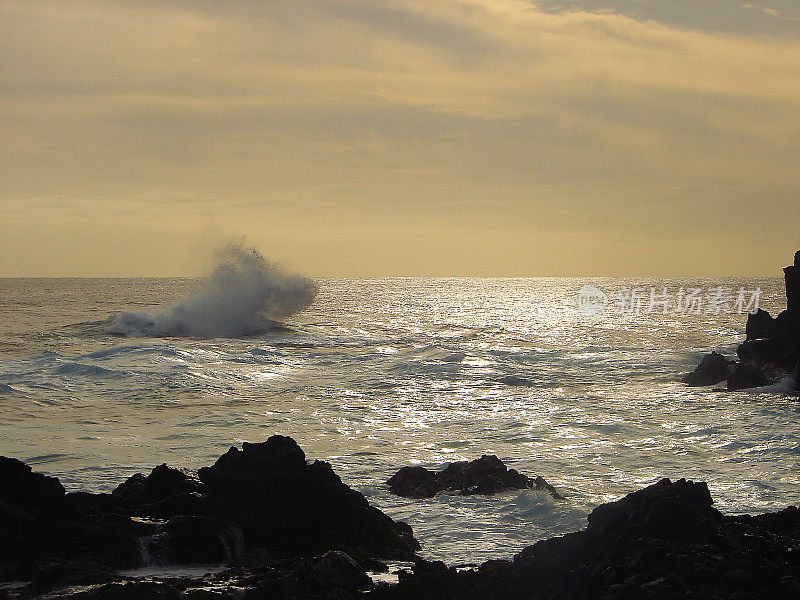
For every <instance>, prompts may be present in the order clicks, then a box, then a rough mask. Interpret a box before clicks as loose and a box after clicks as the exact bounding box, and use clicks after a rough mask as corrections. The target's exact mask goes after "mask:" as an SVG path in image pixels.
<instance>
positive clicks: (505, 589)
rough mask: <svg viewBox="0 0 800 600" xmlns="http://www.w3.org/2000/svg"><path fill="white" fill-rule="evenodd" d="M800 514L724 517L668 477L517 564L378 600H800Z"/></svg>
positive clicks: (430, 573) (428, 567) (425, 579)
mask: <svg viewBox="0 0 800 600" xmlns="http://www.w3.org/2000/svg"><path fill="white" fill-rule="evenodd" d="M798 519H799V516H798V511H797V510H796V509H794V508H790V509H787V510H786V511H781V513H772V514H768V515H761V516H757V517H749V516H737V517H730V516H725V515H723V514H722V513H720V512H719V511H717V510H716V509H715V508H714V507H713V506H712V499H711V495H710V494H709V491H708V488H707V487H706V485H705V484H704V483H695V482H692V481H686V480H684V479H681V480H678V481H674V482H673V481H670V480H669V479H664V480H662V481H659V482H658V483H656V484H653V485H651V486H649V487H647V488H645V489H643V490H639V491H637V492H634V493H632V494H629V495H628V496H625V497H624V498H622V499H621V500H619V501H617V502H612V503H609V504H603V505H601V506H598V507H597V508H596V509H595V510H594V511H593V512H592V513H591V514H590V515H589V525H588V527H587V528H586V529H585V530H583V531H579V532H576V533H571V534H568V535H565V536H561V537H557V538H553V539H549V540H544V541H541V542H537V543H536V544H534V545H532V546H529V547H528V548H525V549H524V550H523V551H522V552H520V553H519V554H517V555H516V556H514V558H513V560H510V561H505V560H492V561H488V562H486V563H484V564H482V565H481V566H480V567H478V568H477V569H471V570H467V571H464V570H456V569H454V568H447V567H446V566H445V565H444V564H443V563H428V562H419V563H417V564H416V565H415V567H414V569H413V571H412V572H410V573H406V574H404V575H403V576H401V577H400V582H399V584H398V585H397V586H396V587H388V586H384V587H380V588H379V589H377V590H375V591H374V592H372V594H371V595H372V596H373V597H374V598H378V599H394V600H399V599H409V600H410V599H412V598H413V599H415V600H425V599H431V600H434V599H435V600H440V599H441V598H448V599H461V598H463V599H465V600H467V599H469V600H484V599H485V600H501V599H502V600H517V599H519V600H522V599H526V600H537V599H541V600H545V599H546V600H579V599H590V598H591V599H594V598H597V599H605V600H616V599H619V600H623V599H629V600H634V599H639V598H642V599H665V600H666V599H672V598H691V599H697V600H699V599H723V598H725V599H727V598H730V599H738V600H748V599H753V600H762V599H765V598H769V599H786V600H789V599H796V598H800V539H798V537H797V533H798V524H800V520H798Z"/></svg>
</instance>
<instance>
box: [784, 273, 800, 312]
mask: <svg viewBox="0 0 800 600" xmlns="http://www.w3.org/2000/svg"><path fill="white" fill-rule="evenodd" d="M783 278H784V281H785V283H786V310H787V311H789V314H793V313H794V314H797V313H798V312H800V265H793V266H791V267H784V268H783Z"/></svg>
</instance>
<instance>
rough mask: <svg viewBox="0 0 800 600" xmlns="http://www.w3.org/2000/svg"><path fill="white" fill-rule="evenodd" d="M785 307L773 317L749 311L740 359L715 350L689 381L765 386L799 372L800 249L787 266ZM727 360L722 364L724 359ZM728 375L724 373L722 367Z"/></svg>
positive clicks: (735, 387)
mask: <svg viewBox="0 0 800 600" xmlns="http://www.w3.org/2000/svg"><path fill="white" fill-rule="evenodd" d="M783 273H784V281H785V286H786V310H784V311H783V312H781V313H780V314H779V315H778V316H777V317H775V318H773V317H772V315H770V314H769V312H767V311H766V310H763V309H758V310H757V311H756V312H754V313H749V314H748V315H747V323H746V325H745V333H746V338H745V341H744V342H742V343H741V344H739V346H738V347H737V349H736V354H737V357H738V359H739V360H738V361H727V359H724V357H722V356H721V355H719V354H717V353H716V352H712V353H711V354H708V355H706V356H705V357H703V360H702V361H701V363H700V365H698V367H697V368H696V369H695V371H694V372H692V373H689V374H687V375H685V376H684V378H683V380H684V381H685V382H686V383H688V384H689V385H712V384H714V383H719V382H720V381H724V380H727V388H728V389H729V390H739V389H744V388H753V387H762V386H766V385H772V384H775V383H778V382H779V381H781V380H783V379H785V378H787V377H793V380H794V388H795V389H797V387H798V381H799V380H798V376H799V375H800V251H798V252H797V253H795V255H794V264H792V265H790V266H788V267H784V269H783ZM720 359H722V360H726V361H727V365H723V363H722V360H720ZM725 370H727V373H726V376H725V377H722V374H723V371H725Z"/></svg>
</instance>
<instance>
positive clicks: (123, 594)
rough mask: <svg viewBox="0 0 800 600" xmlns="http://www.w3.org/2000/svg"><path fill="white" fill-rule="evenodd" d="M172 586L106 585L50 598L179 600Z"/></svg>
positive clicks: (136, 582) (76, 599) (128, 583)
mask: <svg viewBox="0 0 800 600" xmlns="http://www.w3.org/2000/svg"><path fill="white" fill-rule="evenodd" d="M180 597H181V593H180V591H179V590H178V589H177V588H175V587H174V586H172V585H170V584H168V583H164V582H155V581H152V582H151V581H135V582H134V581H131V582H126V583H108V584H106V585H101V586H99V587H95V588H92V589H89V590H82V591H77V592H67V593H65V594H60V595H56V596H51V598H52V599H53V600H179V599H180Z"/></svg>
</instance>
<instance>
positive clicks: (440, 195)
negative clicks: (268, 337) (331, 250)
mask: <svg viewBox="0 0 800 600" xmlns="http://www.w3.org/2000/svg"><path fill="white" fill-rule="evenodd" d="M562 4H563V6H553V5H552V3H539V4H538V5H537V4H531V3H529V2H520V1H515V0H481V1H478V0H441V1H439V2H429V1H422V0H404V1H399V0H397V1H387V2H381V3H376V2H372V1H367V0H341V1H332V0H331V1H328V0H305V1H304V2H282V3H273V2H269V3H255V2H213V3H212V2H189V1H174V2H169V3H161V2H159V3H157V2H126V1H120V2H114V3H106V2H86V1H82V0H77V1H75V2H70V3H49V2H31V1H24V2H23V1H13V0H11V1H8V2H4V3H2V4H0V56H2V61H3V65H4V68H3V69H2V70H0V110H1V111H2V113H3V114H4V116H5V118H4V119H3V121H2V123H0V135H2V136H3V139H4V140H6V143H5V144H4V145H3V147H2V148H0V160H2V161H3V164H5V165H7V168H5V169H4V171H5V172H6V173H7V174H8V175H7V178H6V179H7V181H6V182H5V185H4V189H3V190H2V191H0V205H1V206H3V207H4V209H5V211H6V212H5V215H7V216H6V219H7V225H8V226H9V227H11V226H13V223H14V222H23V221H26V222H32V221H34V220H36V221H37V222H38V223H40V224H42V226H43V227H47V223H48V222H52V223H56V222H62V221H63V220H64V219H73V220H75V221H80V220H81V219H83V220H84V221H85V222H86V227H87V228H88V227H91V226H92V224H95V223H99V222H103V224H104V225H105V226H109V227H114V226H115V225H113V223H114V222H115V221H117V222H118V221H119V220H120V219H123V220H127V219H130V220H133V221H135V222H136V223H138V224H139V226H140V227H142V228H146V227H147V226H148V225H147V224H148V223H151V224H153V223H155V222H156V221H158V219H161V221H159V224H158V226H157V227H158V228H162V227H164V220H163V218H164V216H165V214H164V213H165V211H166V213H169V216H170V218H171V217H173V216H174V215H173V212H172V211H176V212H180V211H181V210H183V211H184V212H183V215H184V216H183V220H184V223H185V226H186V227H191V226H196V224H197V223H198V222H201V221H204V220H207V219H222V220H225V219H227V220H230V221H231V222H239V221H241V222H245V223H248V222H254V221H256V220H261V222H263V227H265V228H267V229H270V230H272V229H277V227H278V226H280V227H281V228H283V229H281V233H280V235H281V236H286V235H288V234H287V233H286V231H287V229H286V228H287V227H289V226H290V224H291V223H292V222H295V223H300V224H298V225H297V227H298V233H297V236H300V235H313V234H314V232H313V231H311V230H310V229H309V226H308V223H316V226H317V227H318V233H319V231H321V230H320V229H319V228H326V227H327V228H332V227H334V225H332V224H328V225H326V224H325V223H324V221H326V219H327V221H329V222H330V223H335V224H336V225H335V226H336V227H345V224H346V225H347V227H352V228H355V229H356V230H357V229H358V228H359V227H363V228H373V229H374V228H376V227H377V228H378V229H380V228H384V229H385V228H387V227H388V226H387V225H386V223H387V222H388V220H389V219H392V220H394V222H402V223H405V224H406V225H407V227H409V228H414V227H417V228H419V229H418V230H419V231H423V230H424V231H427V230H426V229H424V228H423V224H424V222H425V219H428V222H434V223H436V224H437V227H440V228H442V227H443V228H445V229H447V228H450V229H452V231H453V235H458V234H459V232H463V230H464V229H469V228H470V227H473V226H477V225H480V224H482V223H490V224H491V226H492V227H497V228H498V230H500V231H502V230H504V229H507V228H510V227H519V226H520V224H522V226H524V227H526V228H527V230H528V231H530V232H538V233H543V232H545V231H546V232H548V234H549V232H552V231H561V232H564V231H572V232H578V233H580V234H583V232H585V231H587V230H591V229H592V227H593V224H596V223H604V224H605V226H606V227H609V228H611V229H615V230H616V229H625V228H631V227H637V228H643V230H645V231H646V232H647V234H648V235H650V236H651V237H652V236H653V235H661V236H665V237H670V236H674V235H675V231H676V230H677V228H679V227H680V225H681V223H682V222H684V221H685V218H684V215H685V214H686V213H687V211H692V212H696V214H697V215H698V217H697V218H698V219H699V220H700V221H701V222H700V223H699V224H698V225H697V226H698V227H705V228H713V229H715V230H717V229H719V228H720V227H723V226H724V227H728V228H729V231H730V232H731V234H733V233H734V231H735V228H736V227H738V226H740V223H739V221H738V220H737V219H736V218H733V217H731V216H726V215H728V213H726V212H725V211H726V207H728V206H731V205H741V204H742V203H744V202H748V203H751V202H754V201H755V202H761V203H764V205H765V206H768V207H771V208H773V209H779V208H780V209H783V208H784V207H786V206H791V203H792V202H795V201H796V199H797V191H796V183H797V164H800V117H799V116H798V115H800V85H798V83H797V82H798V81H800V42H798V39H797V37H796V36H794V37H792V36H787V35H785V33H784V30H783V29H781V30H780V31H777V32H776V33H775V34H774V35H769V34H768V33H765V30H764V27H766V26H764V25H763V23H762V22H761V21H759V29H757V30H756V29H754V30H753V32H752V33H750V34H748V33H747V28H746V25H747V17H746V14H749V13H753V12H754V11H752V10H751V9H746V8H741V7H738V6H737V7H736V9H737V10H739V11H740V13H741V14H739V13H736V12H734V10H733V8H726V9H725V10H724V11H722V12H723V13H724V14H725V15H726V19H727V21H726V22H728V23H733V25H731V26H730V27H728V30H725V31H720V30H719V28H716V29H715V28H709V27H708V23H709V22H711V21H710V19H709V18H708V17H707V16H705V17H704V16H702V15H699V16H697V18H696V20H695V21H693V23H692V24H691V26H687V25H686V24H685V23H684V22H678V21H677V20H676V19H674V18H672V17H671V16H670V15H669V14H667V12H668V11H667V9H666V8H663V4H664V3H660V4H659V3H651V2H644V1H642V2H623V1H622V0H620V1H619V2H605V3H601V2H589V1H586V2H572V3H562ZM729 4H732V3H729ZM609 5H610V6H609ZM759 6H761V7H762V8H764V7H766V8H769V9H774V10H778V8H776V7H775V6H774V5H773V4H769V5H759ZM698 10H699V9H698ZM780 10H781V11H782V12H786V11H787V10H788V9H785V8H784V7H782V6H781V7H780ZM637 11H638V12H637ZM648 11H649V12H648ZM690 12H691V11H690ZM759 14H761V13H759ZM787 14H788V13H787ZM631 15H634V16H635V17H636V18H634V16H631ZM743 15H745V16H743ZM764 18H765V19H767V18H769V19H772V20H775V21H780V23H786V22H787V21H786V19H777V18H776V17H774V16H770V15H765V16H764ZM787 18H788V17H787ZM720 22H721V21H720ZM734 25H735V26H734ZM783 26H784V25H782V27H783ZM164 190H167V191H168V193H165V192H164ZM170 194H172V195H173V196H170ZM168 196H169V197H168ZM56 197H58V198H70V199H72V200H69V201H59V202H55V201H53V200H52V198H56ZM153 198H158V200H157V201H156V200H153ZM175 198H180V199H181V200H180V201H178V200H175ZM463 203H466V204H463ZM737 203H738V204H737ZM748 205H749V204H748ZM26 206H27V208H26ZM98 206H102V207H103V210H102V211H97V210H93V207H94V208H96V207H98ZM464 206H467V208H466V209H465V208H464ZM703 206H705V207H706V208H710V211H707V212H706V213H703V214H702V215H701V212H702V211H701V207H703ZM186 207H193V210H191V211H187V210H186ZM12 208H13V210H12ZM455 210H458V211H459V212H458V213H457V216H455V217H454V216H452V215H453V214H454V213H453V211H455ZM545 213H546V214H545ZM26 214H27V216H26ZM309 214H313V215H314V216H313V217H311V216H309ZM448 214H450V215H451V216H450V218H448V217H447V216H446V215H448ZM648 214H658V215H660V219H659V220H658V221H652V220H651V221H652V222H648V219H647V215H648ZM740 214H742V213H740ZM33 215H35V219H34V218H33V217H32V216H33ZM303 215H305V220H302V217H303ZM326 215H328V216H327V217H326ZM608 215H614V216H613V218H611V217H608ZM711 215H714V216H711ZM794 218H795V219H797V218H800V217H794ZM277 224H280V225H277ZM796 224H800V223H796ZM54 226H55V225H54ZM183 226H184V225H181V226H180V227H183ZM765 226H766V225H765ZM153 227H156V225H153ZM170 227H172V226H170ZM176 227H177V226H176ZM724 227H723V228H724ZM459 228H460V229H459ZM301 230H302V231H301ZM332 231H334V230H333V229H326V230H325V233H324V235H329V234H330V235H333V234H332V233H330V232H332ZM276 235H277V234H276ZM320 235H322V233H320ZM498 235H501V234H498ZM643 235H645V234H644V233H643ZM288 239H289V238H287V240H288ZM288 243H289V242H288V241H287V244H288ZM331 260H333V259H331ZM321 269H322V270H324V267H321Z"/></svg>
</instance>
